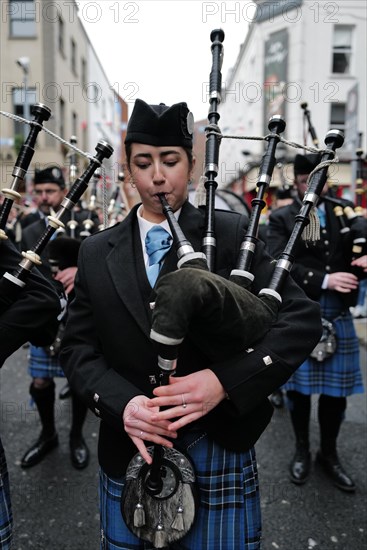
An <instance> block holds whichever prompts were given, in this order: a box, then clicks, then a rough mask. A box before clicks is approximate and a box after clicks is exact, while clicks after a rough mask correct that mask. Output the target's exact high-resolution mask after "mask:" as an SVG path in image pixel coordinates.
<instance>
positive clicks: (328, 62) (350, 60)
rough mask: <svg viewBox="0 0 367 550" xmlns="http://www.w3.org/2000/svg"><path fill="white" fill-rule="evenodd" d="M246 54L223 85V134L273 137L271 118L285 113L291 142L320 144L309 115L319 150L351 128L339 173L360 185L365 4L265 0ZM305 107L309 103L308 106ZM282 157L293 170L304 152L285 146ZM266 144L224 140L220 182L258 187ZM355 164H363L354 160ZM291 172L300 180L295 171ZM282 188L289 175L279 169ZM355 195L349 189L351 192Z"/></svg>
mask: <svg viewBox="0 0 367 550" xmlns="http://www.w3.org/2000/svg"><path fill="white" fill-rule="evenodd" d="M255 3H256V10H255V7H254V11H253V18H252V22H251V24H250V27H249V32H248V34H247V36H246V39H245V41H244V42H243V44H242V46H241V48H240V53H239V55H238V58H237V60H236V62H235V64H234V66H233V68H232V70H231V71H230V75H228V77H227V78H226V80H225V82H224V84H223V100H222V103H221V105H220V114H221V125H222V126H221V130H222V133H223V134H235V135H245V136H253V137H255V136H259V137H261V136H265V135H266V134H267V133H269V130H268V127H267V126H268V121H269V118H270V117H271V116H272V115H274V114H281V115H282V116H284V118H285V121H286V130H285V132H284V133H283V134H282V137H284V138H285V139H287V140H290V141H292V142H296V143H299V144H302V145H305V144H307V145H308V146H313V141H312V139H311V135H310V132H309V130H308V121H307V117H306V110H307V111H308V116H309V119H310V120H311V123H312V125H313V127H314V129H315V131H316V134H317V138H318V140H319V147H320V148H322V147H323V146H324V138H325V136H326V133H327V132H328V131H329V130H330V129H332V128H337V129H341V130H343V131H344V132H345V142H344V146H343V148H342V149H339V150H338V156H339V158H340V161H341V162H340V163H339V165H338V166H337V167H334V168H333V170H332V174H331V177H332V179H333V181H334V184H335V185H340V186H343V187H344V191H347V189H348V188H349V187H350V186H351V185H353V163H351V160H352V159H353V158H355V150H356V148H357V147H362V148H363V149H364V151H365V150H366V130H367V128H366V101H365V97H366V91H367V90H366V64H365V53H363V54H362V53H361V52H366V32H365V31H366V14H367V8H366V3H365V2H359V1H348V0H346V1H343V0H341V1H337V2H326V1H317V2H307V1H303V0H293V1H289V0H279V1H277V2H269V1H265V0H259V1H257V2H255ZM302 104H306V106H305V105H303V107H302ZM278 147H279V151H278V149H277V158H280V159H281V160H282V161H283V163H284V164H285V168H287V163H289V162H290V161H291V160H292V159H293V158H294V156H295V154H296V153H297V152H301V151H300V150H296V149H294V148H291V147H288V146H283V145H280V146H278ZM263 151H264V141H257V140H253V141H252V140H227V139H224V140H222V144H221V163H220V170H219V184H220V185H223V186H228V185H230V184H231V183H232V182H234V181H236V180H238V179H239V178H242V179H243V184H244V186H245V189H244V191H252V190H253V189H254V187H255V186H256V176H257V174H258V170H256V169H254V168H253V167H254V166H257V167H258V166H259V163H260V161H261V156H262V154H263ZM354 164H355V163H354ZM283 177H285V179H287V180H288V181H289V182H291V181H292V178H293V172H292V169H291V168H290V169H289V170H288V169H285V170H284V171H283ZM274 182H275V184H276V185H281V178H280V177H279V175H276V174H275V180H274ZM346 194H347V193H346Z"/></svg>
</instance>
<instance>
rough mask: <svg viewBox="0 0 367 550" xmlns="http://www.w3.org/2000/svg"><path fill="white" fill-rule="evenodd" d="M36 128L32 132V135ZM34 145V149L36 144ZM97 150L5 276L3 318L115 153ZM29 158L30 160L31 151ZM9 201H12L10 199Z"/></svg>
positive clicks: (0, 292) (0, 303)
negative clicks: (67, 217) (68, 215)
mask: <svg viewBox="0 0 367 550" xmlns="http://www.w3.org/2000/svg"><path fill="white" fill-rule="evenodd" d="M35 112H36V113H37V115H38V116H39V117H42V120H44V119H45V116H46V114H47V116H49V114H48V113H49V112H50V111H49V110H48V109H47V108H45V109H43V106H42V108H41V107H37V108H36V109H35ZM38 122H39V121H38ZM39 124H40V122H39ZM36 128H37V130H38V131H39V129H40V126H37V127H36ZM36 128H32V129H31V132H32V130H35V129H36ZM27 141H28V140H27ZM32 143H33V145H34V140H33V142H32ZM95 149H96V151H97V153H96V155H95V156H94V157H91V156H90V155H88V158H89V165H88V166H87V168H86V169H85V171H84V172H83V174H82V175H81V176H80V177H78V178H77V179H76V180H75V182H74V183H73V184H72V186H71V187H70V190H69V191H68V193H67V194H66V196H65V197H64V199H63V200H62V202H61V205H60V208H59V209H58V211H57V212H56V213H55V214H54V215H50V216H48V217H47V219H48V225H47V227H46V228H45V230H44V232H43V233H42V235H41V236H40V238H39V239H38V241H37V242H36V244H35V245H34V246H33V247H32V249H31V250H27V251H26V252H22V256H23V259H22V260H21V261H20V263H19V265H18V268H17V269H16V270H15V271H14V272H13V273H8V272H6V273H5V274H4V275H3V277H2V279H1V280H0V314H1V313H2V312H3V311H5V310H6V309H7V308H8V307H9V306H10V305H11V304H12V303H13V302H14V301H15V300H16V299H17V297H18V295H19V294H20V292H21V291H22V289H23V288H24V287H25V286H26V283H27V278H28V276H29V274H30V272H31V270H32V269H33V267H34V266H40V265H41V264H42V261H41V257H40V256H41V254H42V252H43V251H44V250H45V248H46V246H47V244H48V243H49V242H50V241H51V239H52V238H53V236H54V234H55V233H56V231H58V230H59V231H60V230H63V229H65V225H64V223H63V221H62V218H63V217H64V214H65V213H66V212H70V211H71V210H72V209H73V208H74V207H75V205H76V204H77V203H78V201H79V200H80V199H81V197H82V195H83V194H84V192H85V191H86V189H87V187H88V183H89V181H90V179H91V177H92V176H93V174H94V172H95V171H96V169H97V168H98V167H100V166H101V164H102V161H103V160H104V159H105V158H109V157H110V156H111V155H112V153H113V148H112V147H111V145H109V144H108V143H107V142H106V141H102V140H101V141H99V142H98V144H97V146H96V148H95ZM27 155H28V156H27V159H28V158H29V153H28V149H27ZM28 165H29V161H28ZM8 200H10V199H9V198H8ZM4 202H5V201H4ZM5 208H7V207H4V209H5ZM4 217H5V216H4ZM4 217H3V219H4ZM74 265H76V264H74Z"/></svg>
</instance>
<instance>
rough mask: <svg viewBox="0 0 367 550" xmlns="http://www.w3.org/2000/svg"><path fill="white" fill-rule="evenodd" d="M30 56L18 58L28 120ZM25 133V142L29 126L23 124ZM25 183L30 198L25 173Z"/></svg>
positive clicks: (27, 118)
mask: <svg viewBox="0 0 367 550" xmlns="http://www.w3.org/2000/svg"><path fill="white" fill-rule="evenodd" d="M29 62H30V59H29V57H19V58H18V59H17V65H19V67H20V68H21V69H22V71H23V88H24V108H23V116H24V118H25V119H26V120H29V119H30V112H29V111H30V105H29V102H28V74H29ZM23 134H24V143H25V141H26V139H27V136H28V127H27V125H26V124H23ZM24 184H25V191H26V195H27V199H29V198H30V193H31V191H30V183H29V177H28V174H27V173H26V174H25V177H24Z"/></svg>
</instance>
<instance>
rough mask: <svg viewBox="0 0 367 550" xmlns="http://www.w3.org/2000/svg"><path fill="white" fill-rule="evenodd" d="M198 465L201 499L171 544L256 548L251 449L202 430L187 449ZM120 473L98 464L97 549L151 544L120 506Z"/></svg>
mask: <svg viewBox="0 0 367 550" xmlns="http://www.w3.org/2000/svg"><path fill="white" fill-rule="evenodd" d="M187 452H188V454H189V455H190V457H191V459H192V461H193V463H194V465H195V471H196V477H197V483H198V488H199V494H200V505H199V507H198V511H197V516H196V518H195V521H194V524H193V526H192V528H191V530H190V531H189V532H188V533H187V534H186V535H185V536H184V537H183V538H182V539H181V540H179V541H177V542H175V543H173V544H171V545H170V549H172V550H196V549H197V550H199V549H204V548H205V550H258V549H259V548H260V538H261V510H260V492H259V482H258V473H257V464H256V457H255V450H254V449H253V448H252V449H250V450H249V451H247V452H244V453H234V452H231V451H227V450H226V449H224V448H223V447H221V446H219V445H218V444H216V443H215V442H214V441H212V440H210V439H208V437H207V436H206V435H205V434H204V437H201V438H200V439H199V441H198V442H196V443H195V444H194V445H193V446H190V448H189V449H188V450H187ZM123 488H124V478H120V479H112V478H110V477H108V476H107V475H106V474H105V472H104V471H103V470H102V469H100V520H101V546H100V548H101V550H117V549H120V550H121V549H130V550H153V547H152V545H151V544H150V543H149V542H144V541H142V540H140V539H138V538H137V537H136V536H135V535H133V534H132V533H131V532H130V531H129V529H128V528H127V526H126V524H125V523H124V521H123V519H122V515H121V510H120V499H121V493H122V490H123Z"/></svg>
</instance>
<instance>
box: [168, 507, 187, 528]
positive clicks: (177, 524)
mask: <svg viewBox="0 0 367 550" xmlns="http://www.w3.org/2000/svg"><path fill="white" fill-rule="evenodd" d="M171 527H172V529H175V530H176V531H184V529H185V524H184V518H183V508H182V507H181V506H179V507H178V508H177V514H176V517H175V519H174V520H173V522H172V525H171Z"/></svg>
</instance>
